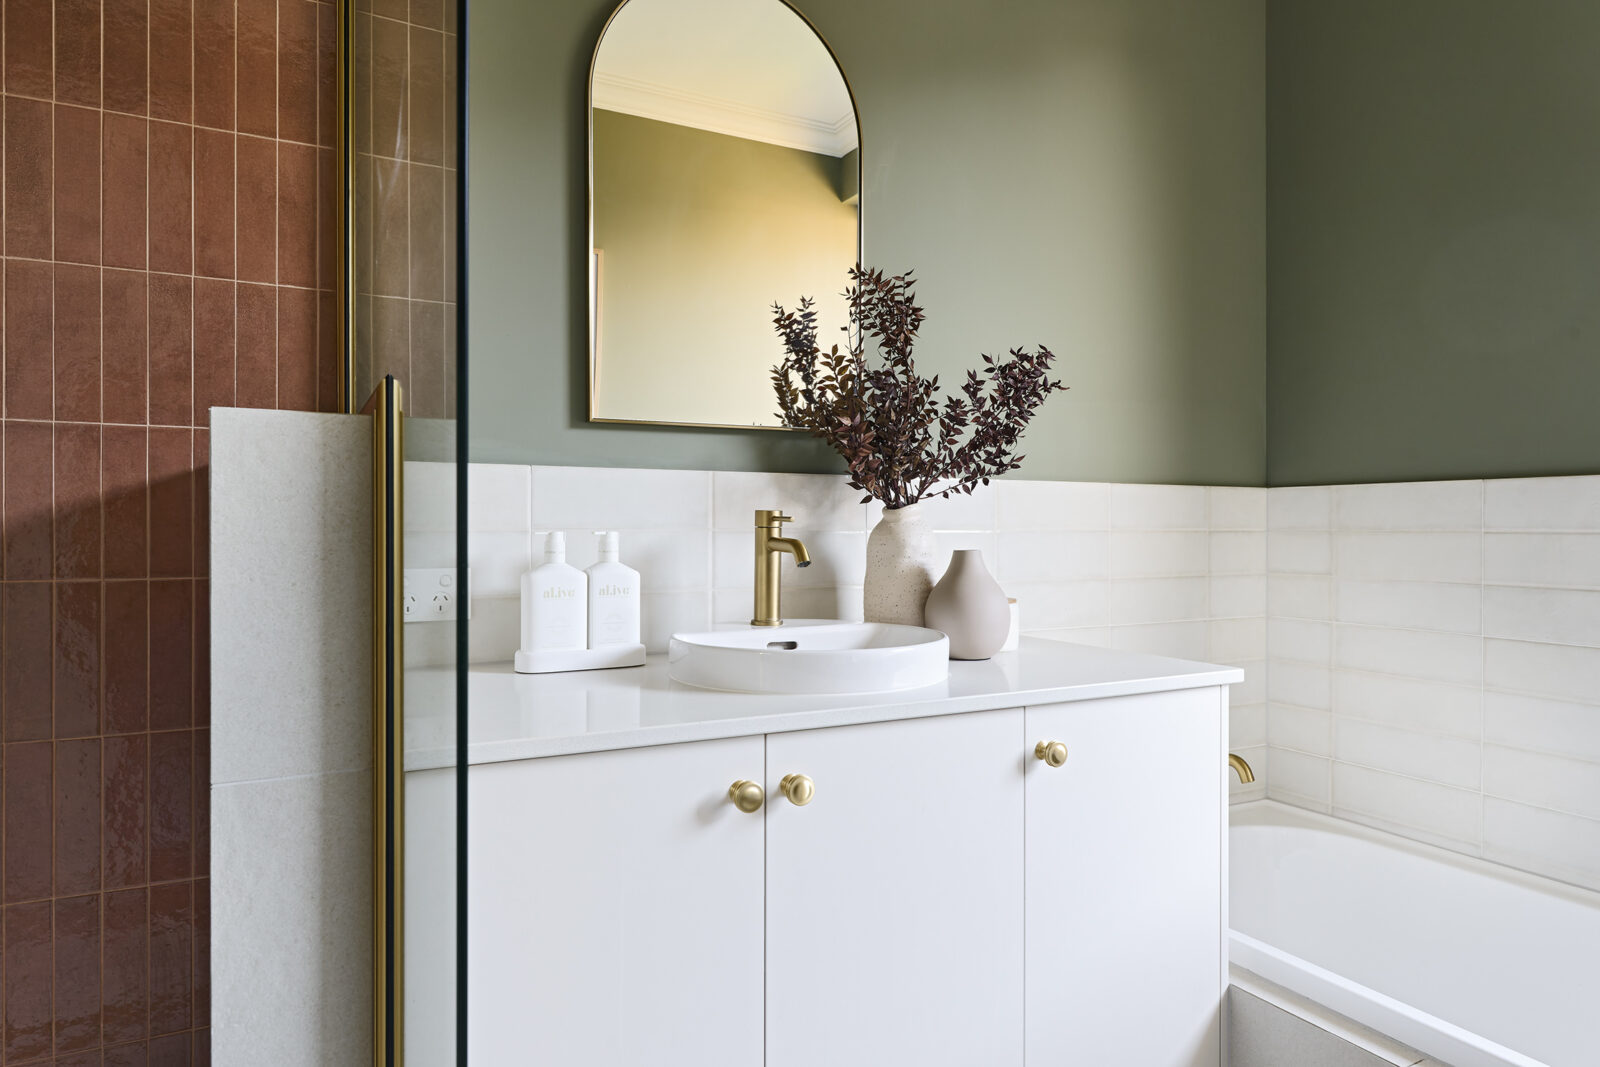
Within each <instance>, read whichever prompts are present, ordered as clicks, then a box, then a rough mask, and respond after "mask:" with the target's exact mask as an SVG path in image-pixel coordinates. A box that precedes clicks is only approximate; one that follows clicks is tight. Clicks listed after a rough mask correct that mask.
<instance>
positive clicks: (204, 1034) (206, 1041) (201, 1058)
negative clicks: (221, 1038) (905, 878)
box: [193, 5, 326, 1067]
mask: <svg viewBox="0 0 1600 1067" xmlns="http://www.w3.org/2000/svg"><path fill="white" fill-rule="evenodd" d="M324 6H326V5H324ZM196 966H198V964H197V965H196ZM209 980H210V976H209V975H206V976H202V975H200V974H198V973H197V974H196V975H195V982H196V984H197V985H198V984H199V983H200V982H201V981H209ZM199 997H200V992H199V990H198V989H196V991H195V1001H196V1004H195V1009H194V1013H195V1018H197V1019H199V1018H210V1016H209V1015H202V1014H201V1011H200V1007H199ZM193 1067H211V1028H210V1027H209V1026H208V1027H205V1028H203V1029H200V1030H196V1031H195V1032H194V1060H193Z"/></svg>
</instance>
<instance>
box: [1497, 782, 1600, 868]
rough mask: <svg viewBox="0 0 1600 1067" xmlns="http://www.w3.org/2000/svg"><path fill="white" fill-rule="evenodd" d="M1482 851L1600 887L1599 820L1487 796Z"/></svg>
mask: <svg viewBox="0 0 1600 1067" xmlns="http://www.w3.org/2000/svg"><path fill="white" fill-rule="evenodd" d="M1483 855H1484V858H1486V859H1491V860H1494V861H1496V862H1497V863H1506V864H1510V865H1511V866H1513V867H1521V868H1523V869H1524V870H1529V871H1533V872H1535V873H1537V874H1545V875H1549V876H1550V877H1552V878H1561V879H1564V880H1566V881H1570V882H1576V883H1577V884H1579V885H1583V886H1587V887H1589V888H1590V889H1600V821H1597V820H1594V819H1584V818H1580V817H1578V816H1576V815H1569V814H1566V813H1564V812H1557V811H1550V810H1549V809H1546V808H1535V807H1530V806H1528V805H1526V804H1517V803H1514V802H1511V801H1506V800H1499V799H1497V798H1495V797H1486V798H1485V799H1484V801H1483Z"/></svg>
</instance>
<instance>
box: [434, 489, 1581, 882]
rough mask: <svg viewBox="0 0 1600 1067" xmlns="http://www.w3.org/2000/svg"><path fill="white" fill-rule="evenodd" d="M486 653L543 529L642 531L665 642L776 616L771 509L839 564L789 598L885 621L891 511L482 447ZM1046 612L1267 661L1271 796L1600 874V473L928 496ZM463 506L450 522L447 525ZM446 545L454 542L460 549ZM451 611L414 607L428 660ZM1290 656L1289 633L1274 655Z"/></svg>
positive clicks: (1237, 742) (1261, 683) (1026, 607)
mask: <svg viewBox="0 0 1600 1067" xmlns="http://www.w3.org/2000/svg"><path fill="white" fill-rule="evenodd" d="M452 477H453V475H451V473H450V471H449V469H448V468H447V467H443V466H431V465H427V464H413V465H409V467H408V493H409V506H408V508H407V525H408V537H407V553H408V563H409V564H410V565H412V566H448V565H449V563H450V560H449V558H448V553H447V552H446V551H445V549H446V546H448V544H449V543H450V540H449V538H448V537H447V536H444V534H443V532H442V531H443V530H444V529H447V528H448V527H449V525H450V523H451V521H452V520H451V514H452V508H451V503H450V499H449V494H450V492H451V489H450V486H451V484H452V483H451V478H452ZM470 478H471V479H472V480H471V484H470V486H469V495H470V499H471V500H472V514H471V516H470V525H471V528H472V530H473V533H472V535H471V537H470V539H469V555H470V558H471V562H472V567H473V572H474V574H473V581H474V590H473V592H474V612H475V614H474V618H473V626H472V648H471V656H472V658H473V659H474V660H475V661H493V660H505V659H509V658H510V656H511V654H512V652H513V651H514V650H515V647H516V643H517V599H516V598H517V580H518V576H519V575H520V574H521V573H522V571H524V570H526V569H527V568H528V567H529V566H530V563H531V561H533V560H534V559H535V558H536V554H537V553H538V552H539V551H540V548H541V545H542V540H541V538H539V537H538V536H537V533H536V531H543V530H548V529H563V530H565V531H566V532H567V538H568V545H569V550H570V558H571V559H572V561H573V562H574V563H576V564H577V565H578V566H580V567H582V566H587V565H588V563H590V562H592V560H593V552H594V548H593V546H594V538H593V534H592V531H594V530H598V529H620V530H622V531H623V535H622V536H623V558H624V559H625V560H627V561H628V562H630V563H631V564H632V565H633V566H635V567H638V568H639V570H640V571H641V572H642V573H643V575H644V585H645V589H646V593H645V601H644V629H645V639H646V642H647V643H648V644H649V645H650V646H651V648H652V649H656V650H659V649H662V648H664V647H665V644H666V640H667V637H668V636H669V635H670V634H671V633H672V632H673V631H674V630H681V629H689V628H698V627H702V626H706V625H708V624H710V623H714V622H716V623H721V622H741V621H743V620H745V619H746V618H747V617H748V614H749V610H750V585H751V570H752V561H751V558H750V553H751V533H750V523H751V517H752V516H751V513H752V512H753V511H754V510H755V509H756V508H761V507H782V508H784V509H785V510H786V511H788V513H789V514H791V515H793V516H794V517H795V520H796V521H795V523H794V525H793V527H792V529H793V532H794V533H795V534H796V535H797V536H799V537H800V538H802V539H803V540H804V541H805V542H806V544H807V546H808V547H809V548H810V549H811V555H812V558H813V559H814V560H815V562H814V564H813V565H812V566H811V567H810V568H807V569H805V570H797V569H794V568H787V569H786V571H785V574H784V586H785V593H784V596H785V613H786V614H788V615H790V616H792V617H796V618H801V617H828V618H860V613H861V583H862V574H863V569H864V559H865V546H866V536H867V532H868V531H869V530H870V529H871V526H872V524H873V523H874V522H875V521H876V518H877V511H876V508H875V506H869V505H866V504H862V503H861V502H860V496H859V494H858V493H856V492H854V491H852V490H851V489H850V488H849V487H848V486H846V485H845V483H844V479H843V478H841V477H838V476H830V475H794V474H754V473H728V472H706V471H657V470H621V469H611V468H560V467H517V466H483V465H475V466H474V467H472V468H471V474H470ZM925 506H926V507H927V508H928V511H929V514H930V517H931V520H932V522H933V525H934V527H935V529H936V530H937V532H938V537H939V541H940V548H941V553H943V552H945V551H948V550H951V549H955V548H964V547H975V548H981V549H983V551H984V556H985V559H986V560H987V561H988V562H989V564H990V566H991V568H992V569H993V571H994V572H995V575H996V577H997V578H998V579H999V580H1000V583H1001V584H1002V585H1003V586H1004V587H1005V588H1006V591H1007V592H1008V593H1010V594H1011V595H1012V596H1015V597H1017V598H1018V600H1019V601H1020V606H1021V612H1022V619H1023V629H1024V630H1025V631H1026V632H1028V633H1031V634H1034V635H1036V636H1041V637H1047V638H1055V639H1059V640H1068V641H1081V642H1085V643H1089V644H1100V645H1107V646H1110V647H1114V648H1125V649H1137V650H1145V651H1151V652H1157V653H1161V654H1165V655H1173V656H1181V657H1186V658H1191V659H1203V660H1210V661H1213V662H1220V663H1228V664H1234V665H1238V666H1242V667H1244V668H1245V682H1244V683H1243V684H1242V685H1240V686H1237V687H1236V688H1235V689H1234V691H1233V695H1232V705H1233V712H1232V723H1231V741H1232V746H1231V747H1232V749H1233V751H1235V752H1238V753H1239V754H1240V755H1242V756H1244V758H1245V759H1246V760H1248V761H1249V762H1250V764H1251V766H1252V767H1253V768H1254V769H1255V771H1256V774H1257V784H1256V785H1255V786H1254V787H1252V788H1249V789H1246V788H1242V787H1240V786H1238V785H1235V786H1234V797H1235V798H1236V799H1241V798H1247V797H1251V796H1259V795H1262V794H1263V792H1265V793H1268V794H1270V795H1271V796H1272V797H1274V798H1276V799H1280V800H1284V801H1287V802H1290V803H1294V804H1299V805H1302V806H1305V807H1310V808H1314V809H1317V810H1320V811H1326V812H1331V813H1332V814H1335V815H1340V816H1343V817H1346V818H1350V819H1353V820H1356V821H1359V822H1363V823H1367V824H1370V825H1375V826H1379V827H1382V828H1385V829H1389V830H1393V831H1395V832H1398V833H1401V834H1404V835H1406V836H1408V837H1412V838H1416V839H1419V840H1424V841H1429V842H1433V843H1436V844H1441V845H1444V846H1446V847H1449V848H1453V849H1456V850H1459V851H1462V852H1466V853H1469V854H1474V855H1482V856H1485V857H1487V858H1490V859H1494V860H1500V861H1503V862H1507V863H1511V864H1514V865H1516V866H1520V867H1524V868H1528V869H1531V870H1535V871H1538V872H1540V873H1545V874H1549V875H1552V876H1555V877H1559V878H1563V879H1566V880H1569V881H1573V882H1578V883H1580V884H1584V885H1589V886H1594V887H1597V888H1600V478H1550V479H1529V480H1514V481H1492V482H1481V481H1463V482H1437V483H1425V484H1411V485H1356V486H1334V487H1317V488H1284V489H1273V490H1265V489H1234V488H1218V487H1211V488H1207V487H1196V486H1147V485H1107V484H1100V483H1073V482H1032V481H1016V480H1005V481H1000V482H997V483H995V485H994V486H993V487H992V488H989V489H985V490H982V491H979V492H977V493H974V494H973V495H972V496H970V497H960V498H955V499H950V500H941V501H930V502H929V503H928V504H926V505H925ZM433 524H439V527H440V530H439V531H437V532H435V531H432V530H431V529H430V527H431V526H432V525H433ZM430 553H432V554H434V555H439V556H440V557H441V558H439V559H437V560H434V559H432V558H431V556H430ZM449 630H450V628H449V627H440V626H429V625H426V624H423V625H416V626H411V627H409V628H408V631H416V632H415V633H412V632H408V634H407V654H408V657H411V658H412V659H413V661H414V662H430V661H439V662H444V661H446V660H447V658H448V657H447V655H446V654H445V652H444V650H443V649H442V648H441V647H436V646H438V645H440V644H441V643H442V642H445V641H448V640H449V639H450V637H451V635H450V633H449ZM1269 654H1270V655H1269Z"/></svg>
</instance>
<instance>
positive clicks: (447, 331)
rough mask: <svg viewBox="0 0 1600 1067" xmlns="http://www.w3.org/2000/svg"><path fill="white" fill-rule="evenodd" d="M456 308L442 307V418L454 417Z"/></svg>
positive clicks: (451, 305) (448, 305) (450, 305)
mask: <svg viewBox="0 0 1600 1067" xmlns="http://www.w3.org/2000/svg"><path fill="white" fill-rule="evenodd" d="M458 380H459V379H458V377H457V367H456V306H455V305H454V304H446V305H445V306H444V417H445V418H447V419H453V418H455V417H456V383H457V381H458Z"/></svg>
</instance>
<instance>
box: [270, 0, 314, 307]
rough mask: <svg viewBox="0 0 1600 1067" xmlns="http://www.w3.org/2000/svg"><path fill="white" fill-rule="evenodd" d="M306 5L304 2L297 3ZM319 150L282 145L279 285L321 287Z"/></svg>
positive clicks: (279, 146) (279, 156) (279, 153)
mask: <svg viewBox="0 0 1600 1067" xmlns="http://www.w3.org/2000/svg"><path fill="white" fill-rule="evenodd" d="M297 2H300V3H302V4H303V3H304V0H297ZM316 221H317V150H316V149H315V148H313V147H311V146H310V145H301V144H290V143H288V142H284V143H281V144H279V145H278V282H279V284H281V285H300V286H305V287H307V288H314V287H315V286H316V284H317V231H316Z"/></svg>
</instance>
